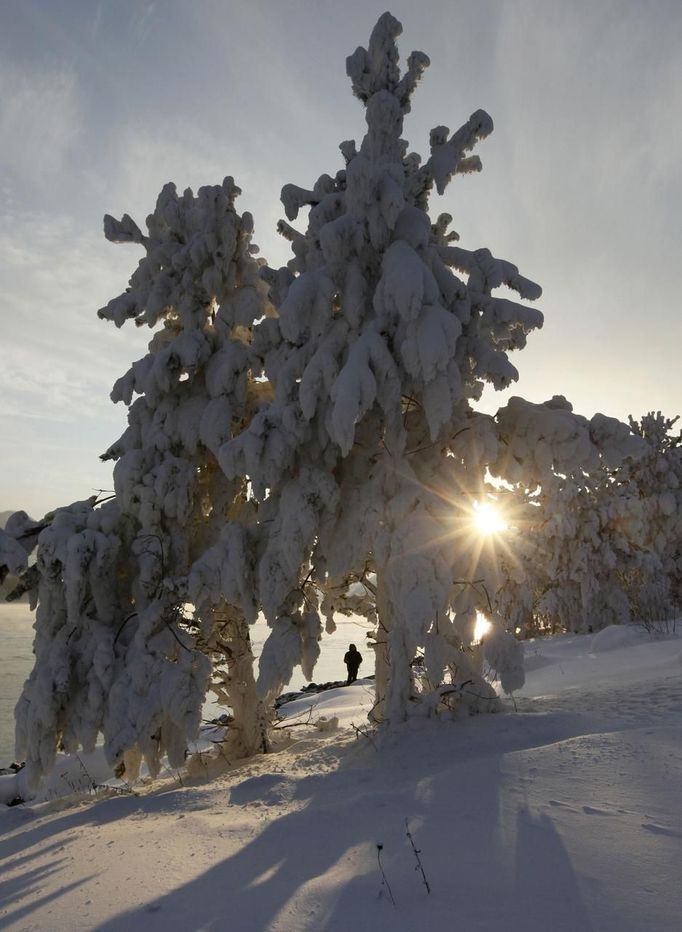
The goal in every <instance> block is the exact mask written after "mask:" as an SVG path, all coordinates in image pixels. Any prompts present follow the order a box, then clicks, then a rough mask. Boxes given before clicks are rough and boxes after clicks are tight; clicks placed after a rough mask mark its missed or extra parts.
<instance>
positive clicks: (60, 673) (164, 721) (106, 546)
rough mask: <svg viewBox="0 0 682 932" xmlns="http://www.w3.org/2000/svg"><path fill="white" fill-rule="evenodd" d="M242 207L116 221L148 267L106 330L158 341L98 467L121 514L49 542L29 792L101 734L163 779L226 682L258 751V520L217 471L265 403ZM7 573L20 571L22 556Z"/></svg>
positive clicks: (133, 374) (133, 763) (126, 381)
mask: <svg viewBox="0 0 682 932" xmlns="http://www.w3.org/2000/svg"><path fill="white" fill-rule="evenodd" d="M238 194H239V189H238V188H237V187H236V186H235V185H234V183H233V181H232V179H231V178H226V179H225V181H224V182H223V184H222V185H217V186H215V187H204V188H201V189H200V190H199V192H198V194H197V195H196V196H194V194H193V193H192V191H191V190H187V191H185V192H184V194H183V195H182V196H178V195H177V193H176V191H175V187H174V186H173V185H167V186H166V187H165V188H164V189H163V191H162V192H161V194H160V196H159V199H158V201H157V204H156V209H155V211H154V213H152V214H151V215H150V216H149V217H148V218H147V230H148V231H147V233H146V234H143V233H142V232H141V230H140V229H139V228H138V227H137V225H136V224H135V223H134V222H133V221H132V220H131V218H130V217H129V216H127V215H125V216H124V217H123V219H122V220H121V221H115V220H114V219H113V218H111V217H106V218H105V235H106V236H107V238H108V239H109V240H112V241H114V242H130V243H136V244H139V245H141V246H142V247H143V248H144V250H145V255H144V257H143V259H142V260H141V261H140V263H139V265H138V267H137V269H136V271H135V272H134V274H133V276H132V277H131V279H130V285H129V287H128V288H127V290H126V291H125V292H124V293H123V294H122V295H120V296H119V297H118V298H115V299H114V300H112V301H111V302H109V304H108V305H107V306H106V307H105V308H103V309H102V310H101V311H100V312H99V315H100V317H102V318H104V319H107V320H112V321H114V323H115V324H116V325H117V326H121V325H123V324H124V323H125V322H126V321H127V320H134V321H135V322H136V323H137V324H146V325H148V326H149V327H158V329H157V330H156V332H155V334H154V336H153V338H152V340H151V342H150V344H149V352H148V353H147V354H146V355H145V356H144V357H143V358H142V359H140V360H138V361H137V362H135V363H133V365H132V367H131V368H130V370H129V371H128V372H127V373H126V374H125V375H124V376H123V377H122V378H121V379H119V380H118V382H117V383H116V385H115V386H114V389H113V392H112V399H113V400H114V401H122V402H124V403H125V404H126V405H128V406H129V412H128V428H127V430H126V431H125V433H124V434H123V436H122V437H121V438H120V439H119V440H118V441H117V442H116V443H114V444H113V445H112V446H111V447H110V449H109V450H108V451H107V453H106V454H104V457H103V458H104V459H113V460H115V461H116V465H115V467H114V483H115V495H114V496H113V500H111V501H109V502H106V503H105V504H103V505H102V506H101V507H96V501H95V500H94V499H93V500H90V501H87V502H81V503H76V504H75V505H73V506H70V507H68V508H65V509H60V510H58V511H57V512H56V514H55V515H54V516H50V518H49V520H48V521H47V522H46V523H47V524H48V526H47V527H46V528H45V529H43V530H42V532H41V533H40V535H39V536H38V538H37V544H38V547H37V563H36V567H37V573H36V574H35V575H36V578H35V580H34V585H35V592H34V593H33V597H34V599H37V602H38V610H37V616H36V625H35V628H36V640H35V647H34V650H35V654H36V663H35V667H34V669H33V672H32V673H31V676H30V678H29V680H28V681H27V683H26V685H25V688H24V691H23V695H22V697H21V699H20V701H19V704H18V706H17V752H18V754H20V755H21V756H23V755H24V754H25V756H26V760H27V767H28V770H29V777H30V779H32V780H36V779H37V778H39V776H40V775H41V774H42V773H44V772H46V771H47V770H48V769H49V767H50V766H51V764H52V762H53V760H54V755H55V752H56V750H57V748H63V749H64V750H66V751H72V750H76V749H77V748H78V747H79V746H81V747H83V748H84V749H85V750H90V749H91V748H92V747H93V746H94V743H95V741H96V739H97V736H98V734H99V733H101V734H102V735H103V737H104V747H105V752H106V754H107V756H108V758H109V760H110V762H111V763H112V764H115V765H119V764H120V763H121V762H124V763H125V767H126V771H127V774H128V775H129V776H131V775H132V776H133V777H134V775H135V773H136V770H137V768H138V767H139V763H140V760H141V759H142V758H144V759H145V761H146V763H147V764H148V766H149V768H150V770H151V772H152V773H155V772H156V771H158V768H159V764H160V760H161V757H162V756H163V755H164V754H167V755H168V759H169V762H170V763H171V765H172V766H179V765H180V764H182V762H183V761H184V757H185V754H186V749H187V744H188V741H189V740H190V739H191V738H192V737H194V736H195V735H196V733H197V731H198V727H199V723H200V716H201V708H202V705H203V702H204V700H205V696H206V691H207V688H208V686H209V682H210V680H211V676H212V673H213V674H215V672H216V669H217V671H218V680H219V683H218V686H219V691H220V693H221V695H222V697H223V698H224V699H225V701H226V702H227V703H228V704H229V705H230V706H231V707H232V709H233V712H234V716H235V722H234V727H233V728H232V729H231V737H232V740H233V741H234V743H235V745H236V748H235V750H238V751H240V752H242V753H252V752H253V751H255V750H257V749H260V748H261V747H262V734H261V729H260V722H259V717H258V701H257V698H256V694H255V681H254V677H253V669H252V667H253V663H252V661H253V658H252V653H251V646H250V641H249V636H248V623H249V622H252V621H253V620H255V617H256V604H255V601H254V593H253V587H252V586H251V585H250V580H249V572H248V567H245V566H244V565H242V564H239V563H237V562H234V561H230V559H229V552H230V548H231V547H234V546H235V541H238V544H239V548H240V552H242V553H243V552H244V551H247V550H248V549H249V547H250V545H251V542H250V536H249V535H250V534H252V533H253V530H252V529H253V525H254V522H255V509H254V506H253V504H252V503H250V502H249V500H248V499H249V496H248V488H247V482H246V480H245V479H244V478H242V477H239V478H236V479H233V480H227V479H226V478H225V475H224V473H223V472H222V471H221V470H220V468H219V467H218V465H217V462H216V454H217V452H218V450H219V449H220V447H221V446H222V444H224V443H225V441H226V440H227V439H229V438H230V437H231V436H232V435H233V434H235V433H238V432H239V431H240V430H241V429H242V428H243V426H244V425H245V424H246V423H248V421H249V419H250V418H251V417H252V415H253V413H254V411H255V410H257V408H258V407H259V405H260V404H261V403H262V402H263V400H264V399H265V398H267V396H268V390H269V389H268V386H267V383H266V382H265V381H264V380H257V379H255V378H254V371H256V370H257V364H255V365H254V356H253V353H252V350H251V346H250V343H251V325H252V323H253V321H254V319H257V318H259V317H261V316H262V315H263V314H264V313H266V312H267V311H268V305H267V299H266V296H265V290H266V289H265V287H264V285H263V283H262V281H261V279H260V277H259V263H258V262H257V261H256V260H255V259H254V257H253V256H252V252H253V251H254V250H255V247H252V245H251V242H250V239H251V233H252V226H253V224H252V220H251V217H250V215H249V214H244V215H242V216H240V215H239V214H238V213H237V212H236V210H235V208H234V200H235V198H236V196H237V195H238ZM159 325H160V326H159ZM134 397H135V400H133V398H134ZM11 530H12V528H10V531H11ZM29 530H30V528H29ZM221 535H222V537H221ZM15 536H17V535H15ZM32 539H33V541H34V542H35V535H33V538H32ZM219 541H220V545H221V546H222V547H223V549H224V553H225V554H226V555H227V556H226V558H225V559H223V560H222V562H221V564H220V565H219V566H217V567H215V568H214V572H215V573H217V574H218V575H219V577H220V579H219V584H218V585H216V586H213V587H212V588H211V591H210V592H209V593H207V592H206V591H205V589H206V587H205V586H204V585H203V583H204V582H205V574H206V562H205V561H204V563H203V564H202V570H201V571H199V572H195V573H194V576H193V582H192V584H191V585H190V582H189V578H190V575H191V574H192V571H193V564H194V563H195V561H197V560H198V559H199V558H204V557H205V556H206V553H207V551H208V550H209V548H210V546H212V545H215V544H217V543H218V542H219ZM9 557H10V558H11V560H12V561H13V562H12V566H16V565H17V561H18V560H19V557H20V554H19V552H18V551H16V547H15V548H14V549H12V551H11V552H10V553H9ZM10 568H11V567H10ZM194 577H196V578H194ZM190 590H191V594H192V597H193V598H194V599H195V602H196V606H197V611H196V614H195V615H194V616H193V617H188V616H187V614H186V612H185V603H186V602H187V600H188V597H189V594H190ZM214 679H215V676H214Z"/></svg>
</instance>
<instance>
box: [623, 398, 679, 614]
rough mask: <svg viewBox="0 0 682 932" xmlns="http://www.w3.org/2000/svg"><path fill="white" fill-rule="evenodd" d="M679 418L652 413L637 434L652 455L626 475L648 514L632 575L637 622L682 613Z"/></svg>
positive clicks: (635, 427) (641, 422)
mask: <svg viewBox="0 0 682 932" xmlns="http://www.w3.org/2000/svg"><path fill="white" fill-rule="evenodd" d="M677 421H678V418H677V417H675V418H666V417H665V416H664V415H663V414H661V412H660V411H657V412H653V411H650V412H649V413H648V414H645V415H644V416H643V417H642V418H641V419H640V420H639V421H636V420H635V419H634V418H630V426H631V427H632V429H633V431H634V432H635V433H636V434H637V435H638V436H640V437H642V438H643V440H644V441H645V442H646V444H647V452H646V455H645V456H643V457H642V458H641V459H639V460H638V461H637V462H634V463H631V464H628V467H627V469H624V470H623V475H622V481H623V483H625V484H626V485H627V488H628V490H629V492H630V494H631V495H632V496H633V497H635V498H636V499H637V500H638V502H639V504H640V507H641V509H642V511H643V516H642V521H641V526H640V528H638V530H640V534H639V537H638V540H637V544H638V547H639V549H640V553H641V559H640V561H639V565H635V566H633V567H632V568H631V569H630V572H629V573H628V574H627V575H626V584H627V589H628V591H629V594H630V597H631V600H632V602H633V613H634V614H635V617H637V618H639V619H641V620H643V621H645V622H647V623H649V622H660V621H666V620H671V619H674V618H675V617H677V615H679V613H680V611H682V432H680V431H678V432H677V433H675V432H674V431H673V428H674V426H675V424H676V423H677Z"/></svg>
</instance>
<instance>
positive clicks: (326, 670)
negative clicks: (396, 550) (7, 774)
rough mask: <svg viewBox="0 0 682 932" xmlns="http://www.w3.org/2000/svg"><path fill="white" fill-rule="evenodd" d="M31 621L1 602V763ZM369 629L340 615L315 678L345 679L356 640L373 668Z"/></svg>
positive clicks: (263, 633) (261, 632)
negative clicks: (347, 654) (345, 662)
mask: <svg viewBox="0 0 682 932" xmlns="http://www.w3.org/2000/svg"><path fill="white" fill-rule="evenodd" d="M32 624H33V615H32V613H31V611H30V610H29V607H28V605H26V604H20V605H6V604H5V605H3V604H0V767H5V766H7V764H8V763H9V762H10V761H12V760H13V759H14V706H15V704H16V701H17V699H18V698H19V694H20V693H21V688H22V686H23V684H24V680H25V679H26V677H27V676H28V674H29V673H30V671H31V667H32V665H33V654H32V651H31V645H32V643H33V629H32V627H31V626H32ZM251 630H252V640H253V644H254V652H255V653H256V655H258V654H260V651H261V649H262V646H263V642H264V640H265V638H266V637H267V633H268V628H267V626H266V624H265V622H257V623H256V624H255V625H254V626H253V628H252V629H251ZM366 630H367V625H366V624H365V623H364V622H361V621H360V620H359V619H358V620H357V621H356V620H352V619H346V618H341V617H339V619H338V621H337V629H336V631H335V632H334V634H332V635H325V636H324V637H323V639H322V642H321V645H320V646H321V649H322V650H321V654H320V659H319V661H318V663H317V666H316V668H315V680H316V682H319V683H324V682H327V681H329V680H340V679H345V676H346V668H345V667H344V665H343V655H344V653H345V652H346V651H347V650H348V644H349V643H350V642H351V641H353V642H354V643H355V644H357V646H358V649H359V650H360V652H361V653H362V654H363V657H364V663H363V667H362V670H361V673H362V674H365V675H367V674H369V673H372V672H373V667H374V664H373V659H374V658H373V656H372V654H371V651H370V650H369V649H365V643H366V642H365V631H366ZM304 683H305V680H304V679H303V675H302V673H301V668H300V667H296V669H295V670H294V674H293V676H292V678H291V682H290V684H289V688H291V689H298V688H300V687H301V686H303V685H304ZM214 710H216V711H218V712H219V710H218V709H217V707H215V706H213V705H212V706H211V711H210V713H209V714H216V711H214ZM207 712H208V710H207Z"/></svg>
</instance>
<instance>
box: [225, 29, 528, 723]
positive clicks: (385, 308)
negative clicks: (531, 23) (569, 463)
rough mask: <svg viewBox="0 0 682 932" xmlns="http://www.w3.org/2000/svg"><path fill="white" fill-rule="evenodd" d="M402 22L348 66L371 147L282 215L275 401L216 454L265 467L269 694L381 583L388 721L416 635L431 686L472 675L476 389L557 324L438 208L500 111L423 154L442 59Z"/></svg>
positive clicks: (268, 363)
mask: <svg viewBox="0 0 682 932" xmlns="http://www.w3.org/2000/svg"><path fill="white" fill-rule="evenodd" d="M400 32H401V26H400V24H399V23H398V22H397V21H396V20H395V19H394V18H393V17H392V16H391V15H390V14H388V13H386V14H384V15H383V16H382V17H381V18H380V19H379V21H378V23H377V25H376V27H375V28H374V30H373V32H372V35H371V37H370V42H369V46H368V48H367V49H364V48H358V49H357V50H356V52H355V53H354V54H353V55H351V56H350V57H349V58H348V60H347V71H348V75H349V77H350V79H351V83H352V87H353V92H354V94H355V95H356V96H357V97H358V98H359V99H360V101H361V102H362V103H363V105H364V106H365V108H366V121H367V133H366V135H365V137H364V139H363V141H362V143H361V144H360V146H359V147H358V146H356V144H355V143H354V142H352V141H348V142H344V143H342V144H341V147H340V148H341V151H342V154H343V157H344V161H345V166H344V167H343V168H341V170H340V171H337V172H336V173H335V174H334V176H330V175H322V176H321V177H320V178H319V179H318V180H317V181H316V182H315V184H314V185H313V186H312V188H311V189H304V188H300V187H297V186H296V185H292V184H288V185H285V187H284V188H283V190H282V201H283V204H284V208H285V211H286V214H287V218H288V221H290V222H292V223H293V222H294V221H296V219H297V217H298V215H299V212H300V210H301V209H302V208H304V207H309V213H308V223H307V229H306V230H305V232H301V231H299V230H297V229H295V228H294V227H292V226H290V225H289V223H288V222H284V221H282V222H281V224H280V231H281V232H282V234H283V235H284V236H286V237H287V238H288V239H289V240H290V241H291V243H292V249H293V253H294V258H293V259H292V260H291V261H290V262H289V264H288V266H287V267H286V268H282V269H279V270H273V269H269V270H267V272H266V273H265V275H266V278H267V280H268V282H269V284H270V298H271V301H272V303H273V304H274V305H275V307H276V309H277V312H278V317H277V318H269V319H267V320H265V321H263V322H262V323H260V324H259V325H258V327H257V328H256V335H255V337H254V345H255V346H257V347H258V350H259V352H261V353H262V355H263V358H264V361H265V372H266V374H267V376H268V378H269V380H270V382H271V383H272V385H273V386H274V398H273V401H272V403H271V404H270V405H268V406H267V407H264V408H263V409H261V410H260V411H259V412H258V414H257V415H256V416H255V417H254V419H253V421H252V422H251V424H250V425H249V426H248V428H247V429H246V430H245V431H243V432H242V433H241V434H240V435H239V436H237V437H235V438H234V439H232V440H230V441H228V442H227V443H226V444H225V445H224V446H223V448H222V449H221V451H220V454H219V459H220V463H221V465H222V467H223V469H224V470H225V472H226V474H227V475H228V476H229V477H238V476H248V477H249V480H250V481H251V483H252V486H253V491H254V495H255V496H256V497H257V498H258V500H259V501H260V502H261V505H260V509H259V516H260V518H261V520H263V521H267V522H269V523H270V530H269V532H268V538H267V545H266V546H265V549H264V552H263V554H262V557H261V559H260V560H259V563H258V568H257V591H258V599H259V601H260V604H261V605H262V608H263V611H264V614H265V616H266V618H267V620H268V623H269V624H270V625H271V626H272V629H273V632H272V635H271V640H270V642H269V643H268V644H267V645H266V649H265V651H264V656H263V660H262V662H261V674H260V689H261V692H262V693H263V694H264V695H271V694H272V693H274V692H276V691H277V689H279V688H280V686H281V685H282V684H283V683H285V682H286V681H287V679H288V677H289V675H290V671H291V667H292V665H293V664H294V663H296V662H298V661H300V660H302V659H304V660H305V662H306V663H309V662H310V659H311V649H312V654H314V653H315V650H316V638H317V637H318V635H319V632H320V627H321V622H320V618H319V612H320V608H321V605H320V599H321V595H320V593H321V592H323V591H327V593H331V594H332V596H331V597H330V596H329V595H328V597H327V598H326V599H325V603H324V607H325V609H326V610H327V613H328V624H329V623H331V624H333V620H332V614H333V611H334V604H335V603H334V598H333V593H335V592H339V591H342V590H344V589H347V587H348V586H349V585H351V584H352V583H353V582H358V581H360V582H361V583H362V584H363V585H366V584H367V581H370V584H371V585H372V586H373V587H374V589H375V600H376V614H377V617H378V636H377V640H376V661H377V662H376V687H377V707H376V710H375V716H376V717H377V718H379V719H388V720H390V721H399V720H401V719H402V718H404V717H405V715H406V714H407V713H408V711H409V710H410V709H411V708H413V707H414V704H413V703H411V701H410V700H411V698H413V682H412V680H413V677H412V668H411V661H412V660H413V658H414V656H415V653H416V651H417V649H418V648H423V649H424V653H425V663H426V667H427V673H428V680H429V681H430V682H431V683H432V684H440V683H441V682H442V680H443V673H444V670H445V669H446V668H447V667H449V668H451V669H453V670H457V675H456V677H455V679H456V682H460V683H461V682H464V681H465V680H471V679H472V677H473V676H474V675H475V671H473V670H471V669H470V668H469V667H470V665H469V662H468V660H469V657H468V651H469V645H470V643H471V641H472V639H473V638H472V635H473V626H474V622H475V618H476V609H477V607H478V606H479V605H481V604H483V602H484V595H483V593H482V591H481V590H480V589H477V587H476V586H474V585H472V583H473V581H474V580H475V579H476V578H477V569H478V556H479V555H478V554H477V549H478V550H480V548H477V546H476V541H475V539H474V537H473V534H472V533H471V523H472V522H471V511H472V505H473V501H474V500H475V499H476V497H477V496H478V495H479V494H482V488H483V483H484V472H485V464H486V461H487V460H491V459H494V458H495V457H496V455H497V437H496V431H495V426H494V423H493V422H492V421H491V420H490V419H486V418H484V417H483V416H477V415H476V414H475V412H474V410H473V407H472V402H474V401H475V400H476V399H478V398H479V397H480V394H481V391H482V389H483V386H484V383H486V382H488V383H491V384H492V385H493V386H494V387H495V388H500V389H501V388H505V387H507V386H508V385H509V384H510V383H511V382H512V381H513V380H514V379H516V378H517V371H516V369H515V368H514V366H513V365H512V364H511V362H510V360H509V357H508V354H509V352H510V351H511V350H513V349H518V348H521V347H523V346H524V345H525V342H526V336H527V334H528V333H529V331H531V330H533V329H535V328H537V327H539V326H540V325H541V323H542V315H541V314H540V312H539V311H537V310H534V309H531V308H529V307H527V306H525V305H521V304H518V303H516V302H514V301H512V300H510V299H509V298H507V297H497V296H495V295H494V294H493V292H494V291H495V289H497V288H498V287H500V286H507V288H509V289H511V290H514V291H516V292H517V293H518V294H519V295H520V296H521V297H522V298H525V299H526V300H533V299H536V298H537V297H539V295H540V288H539V287H538V286H537V285H535V284H534V283H533V282H531V281H529V280H528V279H526V278H523V277H522V276H521V275H520V274H519V272H518V269H517V268H516V267H515V266H514V265H512V264H511V263H509V262H506V261H504V260H500V259H496V258H495V257H493V256H492V255H491V253H490V252H489V251H488V250H487V249H477V250H473V251H469V250H466V249H463V248H461V247H459V246H457V245H456V244H455V243H456V240H457V239H458V236H457V234H456V233H455V232H448V227H449V225H450V222H451V218H450V217H449V216H448V215H441V216H439V217H438V218H437V219H436V220H435V221H433V222H432V220H431V219H430V218H429V215H428V213H427V208H428V203H429V198H430V195H431V193H432V191H433V189H434V187H435V188H436V190H437V191H438V192H439V193H441V194H442V193H443V191H444V190H445V188H446V186H447V185H448V183H449V182H450V181H451V180H452V178H454V177H455V176H456V175H460V174H466V173H470V172H475V171H478V170H480V168H481V163H480V161H479V159H478V157H477V156H475V155H469V154H468V153H470V152H471V150H472V149H473V148H474V146H475V145H476V144H477V142H479V141H480V140H481V139H483V138H485V137H486V136H488V135H489V133H490V132H491V131H492V121H491V119H490V117H489V116H488V115H487V114H486V113H484V112H483V111H477V112H476V113H474V114H473V115H472V116H471V117H470V118H469V119H468V120H467V121H466V122H465V123H464V124H463V125H462V126H461V127H460V128H459V129H458V130H456V131H455V132H453V133H451V132H450V130H449V129H448V128H447V127H445V126H438V127H436V128H435V129H434V130H433V131H432V132H431V138H430V155H429V157H428V158H427V159H426V161H424V162H423V163H422V160H421V158H420V157H419V156H418V155H417V154H415V153H410V152H408V147H407V143H406V142H405V141H404V140H403V139H402V138H401V134H402V128H403V118H404V116H405V115H406V114H407V113H408V112H409V110H410V104H411V97H412V94H413V92H414V90H415V87H416V85H417V82H418V81H419V79H420V77H421V75H422V73H423V71H424V69H425V68H426V67H427V65H428V63H429V62H428V58H427V57H426V55H424V54H423V53H421V52H413V53H412V54H411V55H410V56H409V58H408V60H407V67H406V69H405V71H404V73H403V74H401V73H400V71H399V68H398V51H397V47H396V38H397V37H398V35H399V34H400ZM498 654H499V651H498ZM284 658H286V659H284ZM451 685H452V684H450V686H451ZM479 686H480V689H479V690H478V692H479V694H482V693H485V699H486V702H487V701H488V700H489V699H490V697H491V695H492V694H491V693H490V692H487V693H486V692H485V684H484V683H483V681H482V680H481V681H480V683H479ZM434 688H435V687H434Z"/></svg>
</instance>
